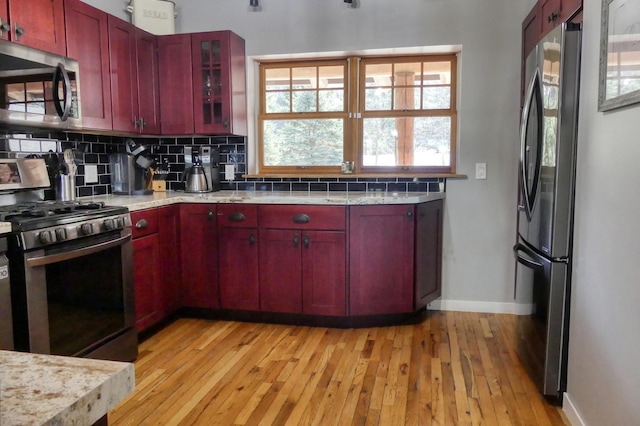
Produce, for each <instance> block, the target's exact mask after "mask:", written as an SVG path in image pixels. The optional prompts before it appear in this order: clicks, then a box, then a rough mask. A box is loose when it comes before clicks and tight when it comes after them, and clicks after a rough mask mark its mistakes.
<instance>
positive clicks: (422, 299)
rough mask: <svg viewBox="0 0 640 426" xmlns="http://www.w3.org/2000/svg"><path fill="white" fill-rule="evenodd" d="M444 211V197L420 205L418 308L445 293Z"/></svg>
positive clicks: (417, 239)
mask: <svg viewBox="0 0 640 426" xmlns="http://www.w3.org/2000/svg"><path fill="white" fill-rule="evenodd" d="M442 214H443V202H442V200H437V201H431V202H428V203H422V204H418V205H417V207H416V231H415V233H416V235H415V281H416V282H415V306H414V310H419V309H422V308H424V307H425V306H427V304H429V303H431V302H432V301H433V300H435V299H437V298H438V297H440V295H441V293H442V287H441V282H442Z"/></svg>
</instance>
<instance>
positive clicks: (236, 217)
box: [227, 212, 245, 222]
mask: <svg viewBox="0 0 640 426" xmlns="http://www.w3.org/2000/svg"><path fill="white" fill-rule="evenodd" d="M227 219H229V220H230V221H231V222H242V221H244V219H245V217H244V215H243V214H242V213H240V212H233V213H231V214H230V215H229V216H227Z"/></svg>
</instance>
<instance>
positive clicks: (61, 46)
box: [0, 0, 66, 56]
mask: <svg viewBox="0 0 640 426" xmlns="http://www.w3.org/2000/svg"><path fill="white" fill-rule="evenodd" d="M0 19H1V22H0V38H2V39H5V40H10V41H12V42H14V43H19V44H24V45H25V46H30V47H35V48H37V49H41V50H45V51H47V52H51V53H56V54H58V55H61V56H65V55H66V43H65V28H64V4H63V0H29V1H26V0H0Z"/></svg>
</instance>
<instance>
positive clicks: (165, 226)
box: [158, 204, 182, 317]
mask: <svg viewBox="0 0 640 426" xmlns="http://www.w3.org/2000/svg"><path fill="white" fill-rule="evenodd" d="M158 243H159V251H160V259H161V262H160V279H161V285H160V296H161V297H160V298H161V301H162V303H161V305H162V314H163V317H166V316H168V315H170V314H172V313H173V312H175V311H177V310H178V309H179V308H180V306H181V301H180V289H181V283H182V269H181V264H180V205H178V204H175V205H172V206H166V207H159V208H158Z"/></svg>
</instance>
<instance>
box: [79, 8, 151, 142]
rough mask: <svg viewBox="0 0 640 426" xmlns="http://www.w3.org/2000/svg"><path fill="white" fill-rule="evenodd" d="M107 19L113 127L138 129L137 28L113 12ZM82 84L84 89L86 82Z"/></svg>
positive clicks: (135, 130)
mask: <svg viewBox="0 0 640 426" xmlns="http://www.w3.org/2000/svg"><path fill="white" fill-rule="evenodd" d="M107 22H108V25H109V74H110V80H111V112H112V117H113V130H120V131H123V132H137V131H138V129H137V126H136V125H135V120H136V118H137V116H138V110H139V105H138V96H137V93H138V90H137V87H136V86H137V82H138V78H137V75H138V73H137V66H136V33H135V27H134V26H133V25H131V24H130V23H128V22H125V21H123V20H122V19H118V18H116V17H115V16H112V15H109V16H108V19H107ZM80 78H82V76H81V77H80ZM80 84H81V89H80V90H82V82H80Z"/></svg>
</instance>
